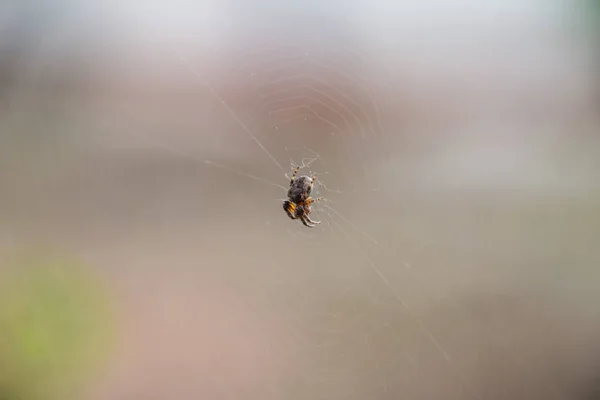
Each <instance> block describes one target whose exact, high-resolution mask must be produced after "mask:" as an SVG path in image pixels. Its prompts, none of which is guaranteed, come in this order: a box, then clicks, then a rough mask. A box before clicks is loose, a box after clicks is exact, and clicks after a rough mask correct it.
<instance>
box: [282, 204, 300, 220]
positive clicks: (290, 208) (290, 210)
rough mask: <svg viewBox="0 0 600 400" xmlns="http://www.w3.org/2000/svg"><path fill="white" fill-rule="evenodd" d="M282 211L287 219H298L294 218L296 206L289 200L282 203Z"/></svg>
mask: <svg viewBox="0 0 600 400" xmlns="http://www.w3.org/2000/svg"><path fill="white" fill-rule="evenodd" d="M283 209H284V210H285V213H286V214H287V215H288V217H290V218H291V219H298V217H296V204H295V203H292V202H291V201H289V200H286V201H284V202H283Z"/></svg>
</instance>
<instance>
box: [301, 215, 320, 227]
mask: <svg viewBox="0 0 600 400" xmlns="http://www.w3.org/2000/svg"><path fill="white" fill-rule="evenodd" d="M304 218H305V219H306V220H307V221H308V222H309V223H311V224H312V226H315V225H319V224H320V223H321V221H313V220H312V219H310V217H309V216H308V214H304Z"/></svg>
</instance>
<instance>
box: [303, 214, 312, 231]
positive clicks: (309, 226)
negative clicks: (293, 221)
mask: <svg viewBox="0 0 600 400" xmlns="http://www.w3.org/2000/svg"><path fill="white" fill-rule="evenodd" d="M300 220H301V221H302V223H303V224H304V226H306V227H308V228H313V227H314V226H315V224H313V223H312V222H309V221H310V219H309V218H308V215H306V214H303V215H302V216H301V217H300Z"/></svg>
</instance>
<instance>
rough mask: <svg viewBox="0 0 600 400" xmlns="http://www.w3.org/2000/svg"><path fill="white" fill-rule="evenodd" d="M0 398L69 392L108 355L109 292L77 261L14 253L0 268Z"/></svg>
mask: <svg viewBox="0 0 600 400" xmlns="http://www.w3.org/2000/svg"><path fill="white" fill-rule="evenodd" d="M0 271H1V273H0V282H1V283H0V400H3V398H2V397H1V396H3V395H8V393H10V398H11V399H19V398H22V399H27V400H37V399H54V398H65V396H67V398H68V397H70V396H71V395H75V392H76V390H77V387H78V385H79V384H80V383H81V382H82V380H83V379H84V378H85V374H86V373H89V372H90V370H91V369H93V368H95V367H97V366H98V365H99V362H101V361H103V358H104V357H105V356H106V355H107V354H109V352H108V350H109V349H110V344H111V342H112V336H113V335H112V333H113V328H114V318H113V315H112V308H111V307H110V305H109V297H108V296H107V293H106V291H105V290H104V289H103V288H102V285H101V284H100V282H99V280H98V278H96V277H94V276H93V275H92V273H91V271H90V270H89V269H88V268H86V267H85V266H84V265H82V264H81V263H80V262H78V261H77V260H73V259H70V258H68V257H62V256H56V255H55V254H51V255H43V254H41V253H35V254H25V255H20V256H19V257H17V258H13V259H11V260H10V261H8V262H6V263H5V265H2V268H0Z"/></svg>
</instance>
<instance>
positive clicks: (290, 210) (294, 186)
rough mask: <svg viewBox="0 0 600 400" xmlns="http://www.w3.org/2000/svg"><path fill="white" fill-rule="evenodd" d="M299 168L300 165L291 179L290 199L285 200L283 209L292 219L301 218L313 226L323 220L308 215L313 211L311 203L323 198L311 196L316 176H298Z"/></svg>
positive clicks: (305, 224) (306, 224)
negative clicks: (315, 219) (313, 218)
mask: <svg viewBox="0 0 600 400" xmlns="http://www.w3.org/2000/svg"><path fill="white" fill-rule="evenodd" d="M298 169H299V167H297V168H296V169H295V170H294V173H293V174H292V178H291V179H290V188H289V190H288V193H287V196H288V200H286V201H284V202H283V209H284V210H285V212H286V214H287V215H288V217H290V218H291V219H300V221H302V223H303V224H304V226H307V227H309V228H312V227H314V226H315V225H317V224H320V223H321V221H313V220H311V219H310V217H309V216H308V214H310V212H311V209H310V206H311V204H312V203H314V202H315V201H319V200H321V198H317V199H313V198H312V197H310V195H311V193H312V189H313V185H314V183H315V179H316V176H314V175H313V176H312V178H311V177H310V176H306V175H303V176H300V177H298V178H296V174H297V173H298Z"/></svg>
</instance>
